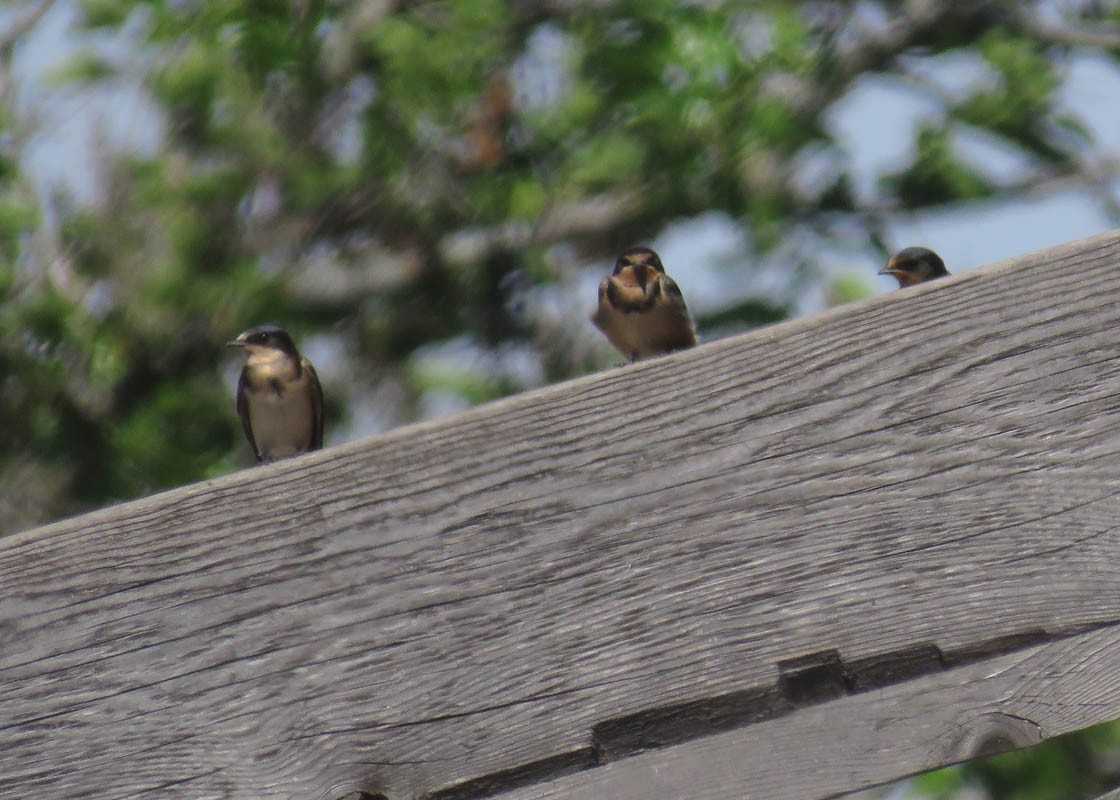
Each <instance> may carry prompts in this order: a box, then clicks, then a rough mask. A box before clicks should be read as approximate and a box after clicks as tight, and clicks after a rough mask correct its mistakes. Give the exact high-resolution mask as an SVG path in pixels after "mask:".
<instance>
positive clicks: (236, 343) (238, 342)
mask: <svg viewBox="0 0 1120 800" xmlns="http://www.w3.org/2000/svg"><path fill="white" fill-rule="evenodd" d="M244 346H245V342H243V341H241V340H240V339H234V340H233V341H232V342H226V347H244Z"/></svg>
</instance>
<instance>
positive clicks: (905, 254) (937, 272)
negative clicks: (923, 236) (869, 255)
mask: <svg viewBox="0 0 1120 800" xmlns="http://www.w3.org/2000/svg"><path fill="white" fill-rule="evenodd" d="M879 274H880V275H893V276H894V278H895V280H897V281H898V285H899V286H900V287H906V286H915V285H916V284H919V283H925V282H926V281H932V280H933V279H934V278H943V277H945V276H946V275H948V274H949V270H947V269H945V262H944V261H942V260H941V256H939V255H937V253H935V252H933V251H932V250H930V249H929V248H926V247H907V248H906V249H905V250H899V251H898V252H897V253H895V254H894V255H893V256H891V260H890V261H888V262H887V265H886V266H885V267H883V268H882V269H881V270H879Z"/></svg>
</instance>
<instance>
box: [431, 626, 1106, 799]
mask: <svg viewBox="0 0 1120 800" xmlns="http://www.w3.org/2000/svg"><path fill="white" fill-rule="evenodd" d="M1118 625H1120V620H1110V621H1105V622H1102V623H1097V624H1093V625H1081V626H1076V629H1071V630H1065V631H1062V632H1060V633H1047V632H1046V631H1044V630H1041V629H1033V630H1028V631H1022V632H1019V633H1013V634H1007V635H1005V636H998V637H995V638H993V639H988V640H986V641H983V642H979V643H976V644H971V645H968V646H966V647H961V648H957V649H955V650H950V651H942V650H941V648H939V647H938V646H937V645H935V644H932V643H923V644H918V645H914V646H913V647H908V648H904V649H901V650H894V651H890V652H886V653H882V654H879V655H874V656H867V657H864V658H858V659H854V660H851V661H845V660H844V659H843V658H842V657H841V655H840V652H839V651H838V650H835V649H829V650H821V651H817V652H814V653H807V654H805V655H802V656H797V657H795V658H791V659H786V660H783V661H780V662H778V665H777V666H778V671H779V677H778V681H777V683H776V684H774V685H769V686H755V687H751V688H748V689H741V690H738V691H734V692H728V693H725V694H721V695H714V696H712V697H705V698H701V699H698V700H689V701H685V702H682V703H674V704H672V705H667V706H660V707H656V708H649V709H644V710H642V711H638V712H635V713H633V714H626V715H623V716H619V717H615V718H613V719H608V720H605V721H603V722H600V723H598V724H597V725H595V726H594V727H593V728H592V731H591V740H592V744H591V746H590V747H587V748H581V749H579V750H575V751H570V752H565V753H560V754H558V755H555V756H551V757H549V758H545V759H541V760H539V761H534V762H531V763H529V764H525V765H523V766H520V767H515V768H513V769H509V770H503V771H501V772H496V773H492V774H490V775H483V776H481V777H478V778H472V779H471V780H467V781H463V782H461V783H457V784H455V785H453V786H449V787H447V788H444V789H439V790H437V791H434V792H431V793H429V794H427V795H425V796H424V798H423V800H476V799H477V798H483V797H490V796H492V795H496V794H500V793H501V792H506V791H510V790H512V789H516V788H520V787H523V786H527V785H530V784H533V783H540V782H544V781H549V780H553V779H555V778H559V777H561V776H562V775H566V774H570V773H574V772H581V771H583V770H587V769H591V768H594V767H598V766H601V765H603V764H605V763H608V762H612V761H617V760H619V759H621V758H625V757H627V756H632V755H636V754H638V753H641V752H644V751H648V750H655V749H658V748H664V747H670V746H673V745H678V744H682V743H684V742H687V741H690V740H692V739H697V738H700V737H703V736H710V735H712V734H717V733H723V732H726V731H728V730H732V729H735V728H742V727H746V726H749V725H753V724H756V723H759V722H765V721H768V720H771V719H776V718H778V717H782V716H785V715H787V714H790V713H792V712H794V711H796V710H798V709H801V708H807V707H810V706H814V705H820V704H823V703H827V702H830V701H832V700H836V699H839V698H841V697H844V696H846V695H853V694H860V693H863V692H868V691H871V690H873V689H881V688H885V687H888V686H892V685H895V684H899V683H904V682H906V681H909V680H913V679H916V678H920V677H923V676H925V675H930V674H933V673H937V672H940V671H943V670H947V669H952V668H954V667H959V666H963V665H966V664H970V663H974V662H977V661H982V660H984V659H986V658H992V657H995V656H1000V655H1007V654H1009V653H1012V652H1015V651H1017V650H1022V649H1026V648H1029V647H1033V646H1035V645H1040V644H1046V643H1050V642H1056V641H1060V640H1062V639H1067V638H1070V637H1072V636H1077V635H1080V634H1082V633H1086V632H1087V631H1090V630H1096V629H1100V628H1109V627H1115V626H1118ZM1024 722H1029V720H1024ZM1031 724H1032V725H1033V724H1034V723H1031ZM989 738H991V737H988V738H985V742H984V745H983V747H982V748H981V749H980V750H978V751H977V750H973V751H971V752H972V753H973V755H967V756H964V757H978V756H980V755H983V754H984V753H986V752H988V751H989V750H990V751H991V752H993V753H994V752H1003V750H1005V749H1008V747H1022V746H1028V745H1029V744H1031V743H1033V742H1027V741H1019V740H1018V739H1014V740H1010V739H1009V740H1008V741H1009V742H1010V744H1007V743H1002V741H1001V742H998V743H997V742H996V741H995V739H994V738H991V740H989Z"/></svg>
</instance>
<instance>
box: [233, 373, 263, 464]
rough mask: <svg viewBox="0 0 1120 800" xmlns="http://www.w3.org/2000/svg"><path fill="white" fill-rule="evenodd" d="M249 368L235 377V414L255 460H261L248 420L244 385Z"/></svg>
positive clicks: (247, 394) (246, 388) (246, 390)
mask: <svg viewBox="0 0 1120 800" xmlns="http://www.w3.org/2000/svg"><path fill="white" fill-rule="evenodd" d="M248 373H249V368H248V367H246V368H244V369H242V370H241V377H240V378H238V379H237V416H239V417H241V427H242V428H243V429H244V430H245V438H246V439H248V440H249V446H250V447H252V448H253V455H255V456H256V457H257V461H260V460H261V451H260V450H259V449H257V440H256V439H255V438H254V437H253V423H252V422H251V421H250V420H249V392H248V387H247V386H246V385H245V384H246V383H248V380H249V376H248Z"/></svg>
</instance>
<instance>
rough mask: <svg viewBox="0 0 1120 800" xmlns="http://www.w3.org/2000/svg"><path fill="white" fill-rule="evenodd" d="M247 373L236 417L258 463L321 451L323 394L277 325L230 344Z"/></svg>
mask: <svg viewBox="0 0 1120 800" xmlns="http://www.w3.org/2000/svg"><path fill="white" fill-rule="evenodd" d="M229 346H230V347H237V348H240V349H241V352H242V354H243V355H244V356H245V367H244V368H243V369H242V370H241V378H240V379H239V380H238V381H237V415H238V416H239V417H241V426H242V427H243V428H244V429H245V436H246V437H247V438H248V439H249V445H250V446H251V447H252V448H253V453H254V454H255V455H256V457H257V462H258V463H265V462H268V461H276V460H277V459H281V458H289V457H291V456H295V455H299V454H300V453H307V452H310V451H312V450H318V449H319V448H321V447H322V446H323V389H322V387H321V386H320V385H319V376H318V375H316V374H315V368H314V367H313V366H311V362H310V361H308V360H307V359H306V358H303V357H302V356H300V354H299V350H297V349H296V346H295V343H294V342H293V341H292V337H291V336H289V335H288V333H287V331H285V330H284V329H283V328H279V327H277V326H276V325H260V326H258V327H256V328H250V329H249V330H247V331H245V332H244V333H242V334H241V335H240V336H238V337H237V339H235V340H234V341H232V342H229Z"/></svg>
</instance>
